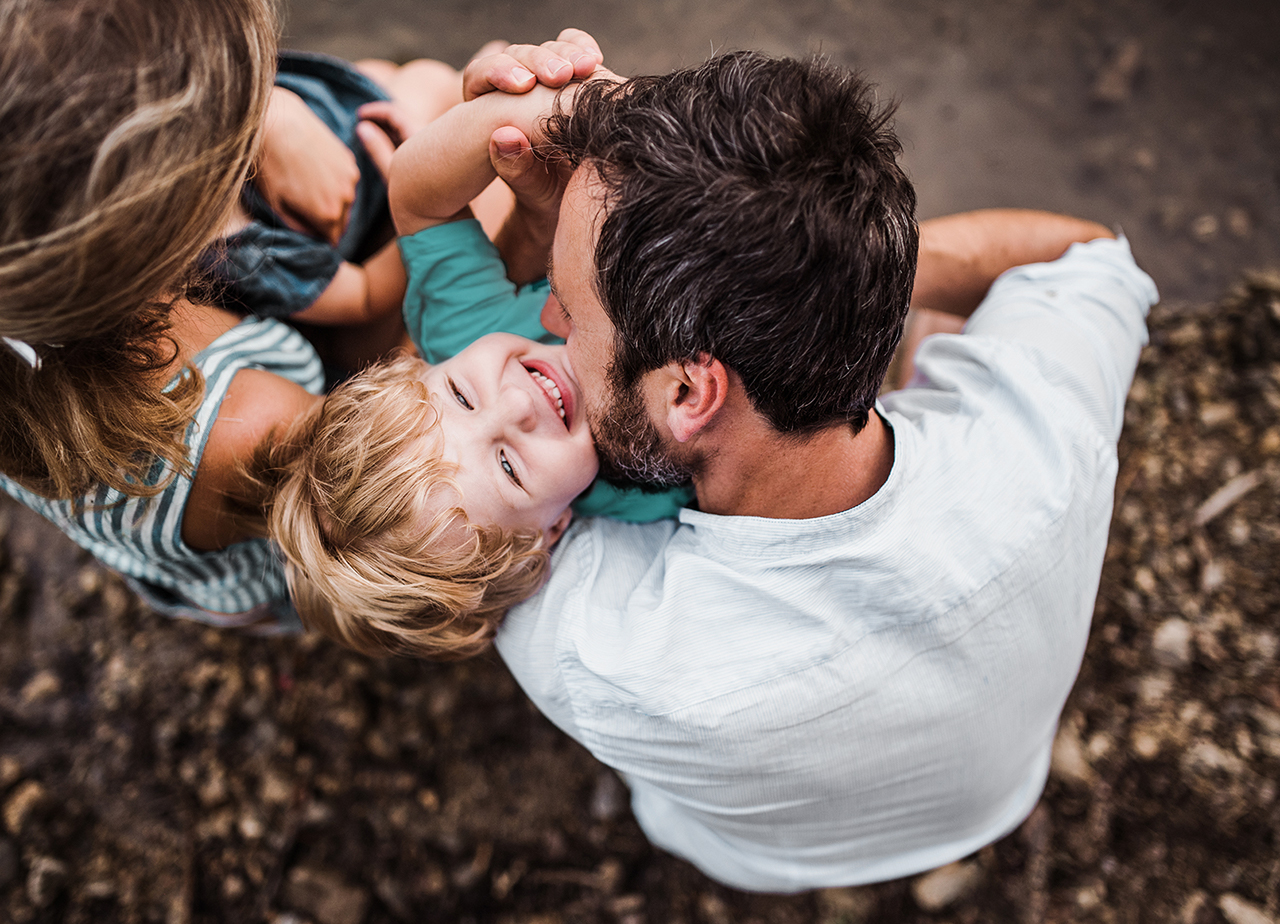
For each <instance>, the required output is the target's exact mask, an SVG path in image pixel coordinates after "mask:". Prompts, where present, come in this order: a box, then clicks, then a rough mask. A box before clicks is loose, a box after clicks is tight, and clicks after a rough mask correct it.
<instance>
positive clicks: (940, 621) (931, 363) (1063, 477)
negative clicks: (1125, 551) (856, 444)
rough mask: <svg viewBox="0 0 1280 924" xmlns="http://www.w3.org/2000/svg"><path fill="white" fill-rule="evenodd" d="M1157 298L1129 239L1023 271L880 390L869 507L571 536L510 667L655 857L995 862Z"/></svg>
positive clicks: (1071, 631) (1061, 663) (793, 862)
mask: <svg viewBox="0 0 1280 924" xmlns="http://www.w3.org/2000/svg"><path fill="white" fill-rule="evenodd" d="M1156 297H1157V296H1156V291H1155V286H1154V285H1153V283H1152V282H1151V280H1150V278H1149V277H1148V276H1147V275H1146V274H1145V273H1143V272H1142V271H1141V270H1140V269H1138V267H1137V266H1136V265H1135V264H1134V263H1133V260H1132V257H1131V256H1130V254H1129V248H1128V245H1127V244H1126V243H1125V242H1124V241H1110V240H1099V241H1094V242H1092V243H1089V244H1084V245H1079V244H1078V245H1075V246H1073V247H1072V248H1071V249H1070V250H1069V251H1068V253H1067V254H1066V255H1065V256H1064V257H1063V258H1061V259H1060V260H1057V261H1055V262H1053V263H1048V264H1037V265H1033V266H1026V267H1019V268H1017V269H1015V270H1011V271H1010V272H1008V273H1006V274H1005V275H1004V276H1002V277H1001V278H1000V279H999V280H998V281H997V282H996V284H995V285H994V286H993V287H992V289H991V292H990V293H989V295H988V297H987V299H986V300H985V301H984V302H983V304H982V306H981V307H980V308H979V309H978V311H977V312H976V313H975V314H974V315H973V317H972V318H971V319H970V321H969V323H968V325H967V326H966V331H965V333H964V334H961V335H954V336H941V335H940V336H935V337H933V338H930V339H929V340H928V341H927V342H926V343H925V344H924V345H923V346H922V348H921V350H920V352H919V354H918V358H917V367H918V370H919V372H918V378H917V384H915V385H913V387H911V388H908V389H904V390H903V391H900V392H896V393H893V394H889V395H886V396H885V397H884V399H883V401H882V403H881V406H880V409H879V410H880V412H881V414H882V416H883V417H884V419H885V420H886V421H887V422H888V423H889V425H890V426H891V427H892V430H893V439H894V462H893V468H892V471H891V472H890V475H889V478H888V480H887V481H886V482H885V484H884V485H883V486H882V487H881V489H880V490H879V491H878V492H877V493H876V494H875V495H874V496H873V497H871V498H870V499H869V500H867V501H866V502H864V503H862V504H860V505H858V506H857V507H854V508H853V509H851V510H846V511H844V512H843V513H838V514H835V515H833V516H828V517H821V518H817V519H808V520H775V519H765V518H757V517H724V516H713V515H709V514H705V513H701V512H698V511H693V510H686V511H684V512H683V513H682V514H681V515H680V520H679V522H678V523H677V522H673V521H665V522H660V523H652V524H646V525H635V524H625V523H617V522H612V521H608V520H602V519H596V520H586V521H583V522H580V523H578V524H575V525H574V526H573V527H572V528H571V529H570V531H569V533H568V534H566V536H565V538H564V539H563V540H562V541H561V542H560V545H559V547H558V549H557V550H556V552H555V557H554V559H553V570H552V577H551V579H550V581H549V583H548V584H547V586H546V587H545V588H544V589H543V590H542V591H541V592H540V593H539V594H538V595H537V596H535V597H534V598H532V599H531V600H529V601H527V602H526V603H524V604H522V605H520V606H518V607H516V608H515V609H514V610H513V611H512V612H511V613H510V614H509V615H508V617H507V619H506V623H505V625H504V626H503V629H502V631H501V632H500V633H499V636H498V649H499V651H500V652H501V654H502V657H503V658H504V659H505V660H506V662H507V664H508V665H509V666H510V668H511V670H512V672H513V673H514V674H515V676H516V678H517V679H518V680H519V682H520V684H521V685H522V686H523V687H524V689H525V691H526V692H527V693H528V694H529V696H530V697H531V698H532V699H533V701H534V702H535V703H536V704H537V705H538V707H539V708H540V709H541V710H542V711H543V712H544V713H546V715H547V716H548V717H549V718H550V719H551V720H552V721H553V722H555V723H556V725H558V726H559V727H560V728H562V729H563V730H564V731H565V732H567V733H568V734H570V735H572V736H573V737H574V738H576V739H577V740H578V741H579V742H581V743H582V744H583V745H585V746H586V747H587V748H588V749H589V750H590V751H591V752H592V753H593V754H594V755H595V756H596V757H597V758H599V759H600V760H601V761H602V762H604V763H606V764H608V765H609V766H611V767H613V768H615V769H617V770H619V771H620V772H622V773H623V774H624V775H625V777H626V780H627V782H628V784H629V785H630V787H631V791H632V807H633V809H634V811H635V815H636V818H637V819H638V821H639V822H640V825H641V826H642V827H643V828H644V830H645V832H646V833H647V834H648V836H649V838H650V839H651V840H652V841H653V842H654V843H655V844H657V845H658V846H660V847H663V848H665V849H667V850H669V851H671V852H672V853H675V854H677V855H679V856H682V857H685V858H686V859H688V860H689V861H691V862H692V863H694V864H695V865H696V866H698V867H699V868H700V869H702V870H703V871H704V872H705V873H707V875H709V876H711V877H713V878H715V879H718V880H720V881H722V882H725V883H727V884H729V885H733V886H736V887H739V888H743V889H754V890H762V891H794V890H799V889H806V888H814V887H823V886H836V885H856V884H859V883H865V882H873V881H879V880H884V879H890V878H895V877H899V876H906V875H910V874H913V873H916V872H919V871H921V870H925V869H930V868H932V867H935V866H939V865H941V864H944V863H947V862H950V861H952V860H955V859H958V858H960V857H962V856H965V855H966V854H969V853H971V852H973V851H974V850H976V849H978V848H979V847H981V846H983V845H985V844H987V843H990V842H991V841H993V840H995V839H996V838H998V837H1000V836H1002V835H1003V834H1005V833H1007V832H1008V831H1010V830H1011V829H1012V828H1013V827H1014V826H1016V825H1017V824H1018V823H1019V822H1020V821H1021V820H1022V819H1023V818H1024V817H1026V815H1027V814H1028V813H1029V812H1030V810H1031V809H1032V807H1033V806H1034V805H1035V802H1036V800H1037V799H1038V798H1039V795H1040V792H1041V790H1042V788H1043V786H1044V781H1045V778H1046V775H1047V773H1048V766H1049V753H1050V748H1051V745H1052V741H1053V736H1054V731H1055V728H1056V725H1057V720H1058V715H1059V713H1060V712H1061V709H1062V705H1063V702H1064V700H1065V699H1066V696H1067V693H1068V691H1069V690H1070V688H1071V685H1072V683H1073V682H1074V680H1075V676H1076V672H1077V670H1078V668H1079V665H1080V659H1081V656H1082V654H1083V652H1084V646H1085V639H1086V636H1087V634H1088V630H1089V623H1090V619H1091V616H1092V613H1093V604H1094V597H1095V595H1096V593H1097V587H1098V578H1099V575H1100V572H1101V568H1102V558H1103V552H1104V550H1105V548H1106V541H1107V528H1108V525H1109V522H1110V516H1111V505H1112V490H1113V487H1114V483H1115V475H1116V440H1117V438H1118V436H1119V433H1120V426H1121V422H1122V419H1123V410H1124V400H1125V395H1126V393H1127V391H1128V388H1129V385H1130V382H1131V380H1132V376H1133V371H1134V368H1135V367H1136V365H1137V360H1138V353H1139V350H1140V349H1141V347H1142V345H1143V344H1144V343H1145V342H1146V327H1145V323H1144V318H1145V316H1146V312H1147V309H1148V307H1149V305H1151V304H1153V303H1154V302H1155V300H1156ZM801 489H802V488H801Z"/></svg>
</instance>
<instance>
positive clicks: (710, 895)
mask: <svg viewBox="0 0 1280 924" xmlns="http://www.w3.org/2000/svg"><path fill="white" fill-rule="evenodd" d="M698 915H699V917H701V918H702V919H703V920H704V921H706V922H707V924H733V912H731V911H730V910H729V906H728V905H727V904H725V901H724V899H723V898H721V897H720V896H719V895H716V894H715V893H714V892H703V893H702V894H701V895H699V896H698Z"/></svg>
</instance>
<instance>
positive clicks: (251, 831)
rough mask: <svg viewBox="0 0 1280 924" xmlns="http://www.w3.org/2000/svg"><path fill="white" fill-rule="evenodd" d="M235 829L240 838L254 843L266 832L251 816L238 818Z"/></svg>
mask: <svg viewBox="0 0 1280 924" xmlns="http://www.w3.org/2000/svg"><path fill="white" fill-rule="evenodd" d="M236 827H237V828H238V829H239V831H240V836H241V837H243V838H244V839H245V840H247V841H256V840H257V839H258V838H260V837H262V835H263V833H264V832H265V831H266V829H265V828H264V827H263V826H262V822H261V821H260V820H259V819H258V817H257V816H256V815H251V814H245V815H242V816H240V822H239V824H237V825H236Z"/></svg>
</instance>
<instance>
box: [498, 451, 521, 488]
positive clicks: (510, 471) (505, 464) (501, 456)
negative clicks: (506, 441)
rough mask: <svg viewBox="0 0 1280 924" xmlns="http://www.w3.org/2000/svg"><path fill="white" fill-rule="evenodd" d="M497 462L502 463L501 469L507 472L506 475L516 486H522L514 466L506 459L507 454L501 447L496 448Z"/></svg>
mask: <svg viewBox="0 0 1280 924" xmlns="http://www.w3.org/2000/svg"><path fill="white" fill-rule="evenodd" d="M498 462H499V463H500V464H501V465H502V470H503V471H504V472H506V473H507V477H508V478H510V479H511V480H512V481H513V482H515V485H516V487H518V488H523V487H524V482H522V481H521V480H520V476H519V475H517V474H516V470H515V468H513V467H512V465H511V462H510V461H509V460H508V459H507V454H506V453H505V452H503V451H502V450H501V449H499V450H498Z"/></svg>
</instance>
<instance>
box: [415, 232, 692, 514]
mask: <svg viewBox="0 0 1280 924" xmlns="http://www.w3.org/2000/svg"><path fill="white" fill-rule="evenodd" d="M400 254H401V256H402V257H403V258H404V266H405V271H406V273H407V274H408V277H409V283H408V288H407V290H406V292H405V297H404V323H405V326H406V327H407V328H408V329H409V336H410V337H411V338H412V340H413V343H414V346H416V347H417V348H418V352H420V353H421V354H422V356H423V358H424V359H426V361H427V362H429V363H438V362H442V361H443V360H446V359H448V358H449V357H450V356H453V355H454V354H455V353H458V352H460V351H461V350H462V349H463V348H464V347H466V346H468V345H469V344H470V343H471V342H472V341H474V340H477V339H479V338H480V337H483V336H484V335H485V334H492V333H498V332H502V333H508V334H519V335H520V336H521V337H527V338H528V339H530V340H537V341H538V342H540V343H563V342H564V341H563V340H561V339H560V338H559V337H556V336H554V335H553V334H550V333H548V332H547V330H546V328H544V327H543V326H542V323H541V321H540V320H539V317H540V315H541V313H542V306H543V305H544V304H545V303H546V301H547V296H548V295H550V294H551V287H550V286H549V285H548V283H547V281H546V280H545V279H539V280H538V281H537V282H534V283H531V284H530V285H527V286H516V285H515V283H513V282H511V280H509V279H507V270H506V266H505V265H504V264H503V262H502V258H501V257H500V256H498V250H497V248H496V247H494V246H493V243H492V242H491V241H490V240H489V238H488V237H486V236H485V233H484V231H483V230H482V229H481V227H480V223H479V222H477V221H474V220H470V219H469V220H466V221H451V222H449V223H448V224H443V225H437V226H435V227H434V228H427V229H426V230H424V231H419V232H418V233H417V234H413V235H410V236H408V237H402V238H400ZM692 499H693V491H692V489H690V488H676V489H672V490H669V491H663V492H662V493H659V494H647V493H645V492H643V491H639V490H627V489H623V488H616V487H614V486H613V485H611V484H607V483H605V482H603V481H599V480H597V481H595V482H594V483H593V484H592V485H591V487H590V488H588V489H587V491H586V492H585V493H584V494H582V496H580V497H579V498H578V499H577V500H576V501H574V502H573V510H574V512H575V513H577V514H578V515H579V516H586V517H595V516H604V517H611V518H612V519H615V520H627V521H630V522H633V523H648V522H650V521H653V520H661V519H665V518H667V517H674V516H675V515H676V514H677V513H678V512H679V510H680V508H681V507H683V506H685V505H686V504H688V503H689V501H690V500H692Z"/></svg>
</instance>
